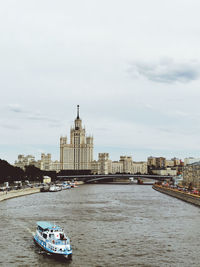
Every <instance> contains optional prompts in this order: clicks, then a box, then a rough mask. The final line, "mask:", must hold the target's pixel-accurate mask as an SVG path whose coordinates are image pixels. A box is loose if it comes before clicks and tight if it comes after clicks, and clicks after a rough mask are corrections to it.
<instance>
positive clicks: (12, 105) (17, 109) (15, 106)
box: [8, 104, 24, 113]
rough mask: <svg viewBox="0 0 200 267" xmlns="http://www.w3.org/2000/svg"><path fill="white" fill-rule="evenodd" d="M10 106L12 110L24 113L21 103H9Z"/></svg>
mask: <svg viewBox="0 0 200 267" xmlns="http://www.w3.org/2000/svg"><path fill="white" fill-rule="evenodd" d="M8 108H9V110H10V111H12V112H16V113H23V112H24V111H23V109H22V107H21V106H20V105H19V104H9V105H8Z"/></svg>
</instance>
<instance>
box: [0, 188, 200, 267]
mask: <svg viewBox="0 0 200 267" xmlns="http://www.w3.org/2000/svg"><path fill="white" fill-rule="evenodd" d="M38 220H46V221H51V222H55V223H56V224H58V225H60V226H63V227H64V229H65V232H66V233H67V235H68V236H69V237H70V238H71V240H72V248H73V259H72V261H71V262H67V261H64V262H63V261H59V260H57V259H54V258H53V257H51V256H48V255H46V253H44V252H43V251H41V250H40V249H39V248H38V247H37V246H36V245H35V244H34V242H33V240H32V233H33V232H34V231H35V223H36V221H38ZM199 225H200V208H198V207H195V206H192V205H190V204H187V203H185V202H182V201H180V200H177V199H174V198H171V197H169V196H167V195H163V194H161V193H159V192H157V191H154V190H153V189H152V188H151V186H139V185H83V186H80V187H78V188H75V189H71V190H66V191H61V192H56V193H39V194H34V195H30V196H26V197H20V198H15V199H11V200H7V201H3V202H1V203H0V237H1V241H0V266H70V267H78V266H159V267H160V266H185V267H188V266H200V245H199V243H200V232H199Z"/></svg>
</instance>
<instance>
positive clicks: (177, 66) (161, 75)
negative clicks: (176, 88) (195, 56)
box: [128, 59, 200, 84]
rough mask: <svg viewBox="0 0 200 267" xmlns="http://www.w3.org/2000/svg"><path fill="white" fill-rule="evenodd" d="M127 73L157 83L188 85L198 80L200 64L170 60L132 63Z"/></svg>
mask: <svg viewBox="0 0 200 267" xmlns="http://www.w3.org/2000/svg"><path fill="white" fill-rule="evenodd" d="M128 72H129V73H130V74H131V75H133V76H134V77H145V78H146V79H148V80H150V81H153V82H159V83H168V84H171V83H175V82H180V83H188V82H191V81H194V80H197V79H199V77H200V63H199V62H197V61H192V60H191V61H188V62H175V61H174V60H172V59H164V60H159V61H158V62H151V63H150V62H133V63H131V64H130V67H129V69H128Z"/></svg>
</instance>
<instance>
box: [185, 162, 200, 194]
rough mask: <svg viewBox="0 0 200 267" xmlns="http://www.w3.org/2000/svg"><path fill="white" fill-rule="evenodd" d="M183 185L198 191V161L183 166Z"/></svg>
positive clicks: (199, 163) (199, 185) (199, 172)
mask: <svg viewBox="0 0 200 267" xmlns="http://www.w3.org/2000/svg"><path fill="white" fill-rule="evenodd" d="M183 185H184V186H187V187H189V186H192V187H195V188H198V189H200V161H199V162H195V163H192V164H188V165H186V166H185V168H184V171H183Z"/></svg>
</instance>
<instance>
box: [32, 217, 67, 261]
mask: <svg viewBox="0 0 200 267" xmlns="http://www.w3.org/2000/svg"><path fill="white" fill-rule="evenodd" d="M34 241H35V242H36V244H37V245H39V246H40V247H41V248H42V249H44V250H45V251H46V252H48V253H50V254H53V255H55V256H63V257H65V258H67V259H71V258H72V248H71V245H70V240H69V238H68V237H67V236H66V235H65V233H64V230H63V229H62V228H61V227H59V226H57V225H54V224H52V223H50V222H45V221H40V222H37V229H36V233H35V235H34Z"/></svg>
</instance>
